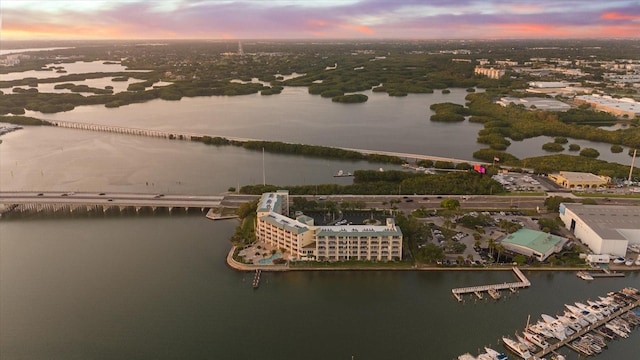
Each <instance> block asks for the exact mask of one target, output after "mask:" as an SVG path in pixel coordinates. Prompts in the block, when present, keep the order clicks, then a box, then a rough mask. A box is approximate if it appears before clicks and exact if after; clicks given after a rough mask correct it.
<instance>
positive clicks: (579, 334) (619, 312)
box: [534, 297, 640, 358]
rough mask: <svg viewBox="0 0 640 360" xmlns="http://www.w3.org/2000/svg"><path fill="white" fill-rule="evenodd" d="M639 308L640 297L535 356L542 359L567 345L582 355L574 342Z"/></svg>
mask: <svg viewBox="0 0 640 360" xmlns="http://www.w3.org/2000/svg"><path fill="white" fill-rule="evenodd" d="M638 306H640V297H637V298H636V301H634V302H633V303H631V304H629V305H627V306H625V307H623V308H621V309H618V310H617V311H615V312H614V313H612V314H611V315H609V316H605V317H604V318H603V319H602V320H599V321H598V322H596V323H595V324H590V325H589V326H587V327H586V328H583V329H582V330H580V331H576V332H575V334H573V335H571V336H567V338H566V339H564V340H562V341H558V342H556V343H554V344H551V345H549V346H548V347H547V348H544V349H542V350H540V351H539V352H537V353H535V354H534V356H537V357H538V358H542V357H543V356H545V355H547V354H549V353H551V352H553V351H555V350H558V349H559V348H561V347H563V346H565V345H567V346H569V347H570V348H571V349H573V350H575V351H577V352H579V353H581V352H580V350H578V349H577V348H575V347H573V346H572V345H571V343H572V342H573V341H574V340H576V339H578V338H580V337H582V336H584V335H585V334H586V333H589V332H591V331H596V330H597V329H598V328H599V327H601V326H603V325H605V324H607V323H609V322H610V321H611V320H613V319H616V318H618V317H619V316H620V315H622V314H624V313H626V312H627V311H630V310H633V309H635V308H636V307H638ZM596 332H597V333H600V332H599V331H596Z"/></svg>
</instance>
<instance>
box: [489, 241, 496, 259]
mask: <svg viewBox="0 0 640 360" xmlns="http://www.w3.org/2000/svg"><path fill="white" fill-rule="evenodd" d="M488 247H489V251H490V254H491V258H493V249H495V248H496V241H495V240H494V239H493V238H489V243H488Z"/></svg>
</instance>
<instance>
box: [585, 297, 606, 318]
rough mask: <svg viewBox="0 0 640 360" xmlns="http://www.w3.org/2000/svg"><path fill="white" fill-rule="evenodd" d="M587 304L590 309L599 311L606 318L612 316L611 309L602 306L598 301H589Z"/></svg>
mask: <svg viewBox="0 0 640 360" xmlns="http://www.w3.org/2000/svg"><path fill="white" fill-rule="evenodd" d="M587 304H589V307H591V308H592V309H597V310H598V311H600V312H601V313H602V315H604V316H609V315H611V309H609V307H608V306H607V305H605V304H601V303H599V302H597V301H591V300H587Z"/></svg>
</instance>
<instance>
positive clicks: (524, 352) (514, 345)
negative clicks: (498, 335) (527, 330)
mask: <svg viewBox="0 0 640 360" xmlns="http://www.w3.org/2000/svg"><path fill="white" fill-rule="evenodd" d="M502 341H504V345H505V346H506V347H508V348H509V350H511V351H513V352H514V353H515V354H516V355H518V356H520V357H521V358H523V359H529V358H530V357H531V353H530V352H529V349H527V346H526V345H525V344H523V343H521V342H519V341H515V340H513V339H510V338H508V337H506V336H503V337H502Z"/></svg>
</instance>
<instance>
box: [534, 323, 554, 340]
mask: <svg viewBox="0 0 640 360" xmlns="http://www.w3.org/2000/svg"><path fill="white" fill-rule="evenodd" d="M528 329H529V330H530V331H532V332H534V333H536V334H538V335H542V336H544V337H548V338H551V337H554V336H553V333H552V332H550V331H549V329H548V328H547V326H546V324H544V323H541V322H537V323H535V324H533V325H529V327H528Z"/></svg>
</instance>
